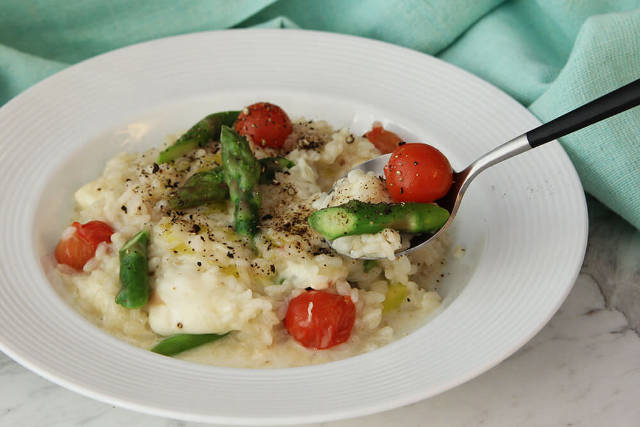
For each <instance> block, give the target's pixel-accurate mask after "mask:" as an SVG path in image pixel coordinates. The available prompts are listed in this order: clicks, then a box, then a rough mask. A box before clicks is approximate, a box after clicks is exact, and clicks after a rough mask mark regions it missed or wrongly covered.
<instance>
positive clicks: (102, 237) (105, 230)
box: [55, 221, 113, 270]
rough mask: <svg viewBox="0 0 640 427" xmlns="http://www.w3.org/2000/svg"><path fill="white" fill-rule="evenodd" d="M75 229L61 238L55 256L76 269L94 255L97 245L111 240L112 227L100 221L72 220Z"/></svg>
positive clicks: (62, 262) (57, 259) (61, 262)
mask: <svg viewBox="0 0 640 427" xmlns="http://www.w3.org/2000/svg"><path fill="white" fill-rule="evenodd" d="M71 225H72V226H73V227H74V228H75V231H74V232H73V234H71V236H69V237H67V238H63V239H61V240H60V242H59V243H58V246H56V250H55V257H56V261H58V262H59V263H60V264H66V265H68V266H69V267H71V268H74V269H76V270H82V267H84V265H85V264H86V263H87V262H88V261H89V260H90V259H91V258H93V257H94V256H95V254H96V249H97V248H98V245H99V244H100V243H102V242H108V243H110V242H111V235H112V234H113V229H112V228H111V227H110V226H109V225H108V224H105V223H104V222H102V221H89V222H87V223H86V224H80V223H79V222H74V223H73V224H71Z"/></svg>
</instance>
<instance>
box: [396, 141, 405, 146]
mask: <svg viewBox="0 0 640 427" xmlns="http://www.w3.org/2000/svg"><path fill="white" fill-rule="evenodd" d="M406 143H407V142H406V141H400V142H398V147H400V146H401V145H404V144H406Z"/></svg>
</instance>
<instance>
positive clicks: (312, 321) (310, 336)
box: [284, 291, 356, 350]
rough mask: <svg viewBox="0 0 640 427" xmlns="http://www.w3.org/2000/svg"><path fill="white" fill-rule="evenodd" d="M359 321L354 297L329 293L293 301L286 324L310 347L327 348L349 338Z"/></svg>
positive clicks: (292, 334)
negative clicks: (353, 300) (357, 320)
mask: <svg viewBox="0 0 640 427" xmlns="http://www.w3.org/2000/svg"><path fill="white" fill-rule="evenodd" d="M355 321H356V307H355V305H353V302H352V301H351V298H349V297H348V296H343V295H336V294H331V293H329V292H325V291H306V292H305V293H303V294H300V295H298V296H297V297H295V298H294V299H292V300H291V302H289V308H288V309H287V316H286V317H285V320H284V324H285V326H286V328H287V330H288V331H289V333H290V334H291V336H293V338H295V340H296V341H298V342H299V343H300V344H302V345H303V346H305V347H307V348H315V349H320V350H322V349H326V348H330V347H333V346H335V345H338V344H341V343H343V342H345V341H346V340H348V339H349V336H350V335H351V328H353V324H354V323H355Z"/></svg>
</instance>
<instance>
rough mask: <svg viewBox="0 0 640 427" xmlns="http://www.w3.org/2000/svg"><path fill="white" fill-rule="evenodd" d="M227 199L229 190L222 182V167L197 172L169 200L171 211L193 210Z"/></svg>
mask: <svg viewBox="0 0 640 427" xmlns="http://www.w3.org/2000/svg"><path fill="white" fill-rule="evenodd" d="M228 198H229V189H228V188H227V184H225V182H224V176H223V173H222V167H217V168H215V169H212V170H208V171H203V172H198V173H196V174H194V175H192V176H191V177H189V179H187V181H186V182H185V183H184V185H183V186H182V187H180V188H178V189H177V190H176V192H175V193H174V194H173V197H172V198H170V199H169V206H170V207H171V208H172V209H186V208H194V207H196V206H200V205H203V204H205V203H210V202H219V201H223V200H226V199H228Z"/></svg>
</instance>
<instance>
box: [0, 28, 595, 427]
mask: <svg viewBox="0 0 640 427" xmlns="http://www.w3.org/2000/svg"><path fill="white" fill-rule="evenodd" d="M258 100H269V101H271V102H275V103H277V104H280V105H281V106H282V107H283V108H284V109H285V110H287V111H288V112H289V113H290V115H292V116H294V117H296V116H301V115H304V116H306V117H307V118H320V119H326V120H328V121H329V122H331V123H332V124H333V125H334V126H350V127H351V128H352V129H353V130H354V131H356V132H363V131H365V130H366V129H367V128H368V127H369V126H370V125H371V122H372V121H374V120H380V121H382V122H383V123H384V124H385V126H386V127H388V128H389V129H391V130H393V131H396V132H398V133H400V134H401V135H402V136H403V137H405V139H408V140H416V141H425V142H429V143H431V144H432V145H435V146H437V147H438V148H440V149H441V151H443V152H444V153H445V154H446V155H447V156H448V157H449V159H450V160H451V161H452V164H453V165H454V167H455V168H456V169H459V168H461V167H463V166H464V165H466V164H467V163H468V162H470V161H471V160H473V159H474V158H475V157H477V156H478V155H480V154H481V153H483V152H485V151H487V150H489V149H490V148H492V147H494V146H496V145H498V144H499V143H501V142H504V141H506V140H508V139H510V138H512V137H514V136H516V135H518V134H519V133H521V132H523V131H525V130H528V129H530V128H532V127H534V126H536V125H537V124H538V121H537V120H536V119H535V118H534V117H533V116H532V115H531V114H530V113H529V112H528V111H527V110H526V109H524V108H523V107H522V106H520V105H519V104H518V103H517V102H516V101H514V100H513V99H511V98H510V97H508V96H507V95H505V94H504V93H502V92H501V91H499V90H498V89H496V88H494V87H492V86H491V85H489V84H487V83H486V82H484V81H481V80H480V79H478V78H476V77H473V76H472V75H470V74H468V73H466V72H464V71H462V70H460V69H458V68H455V67H453V66H451V65H448V64H446V63H444V62H441V61H439V60H437V59H434V58H432V57H429V56H426V55H422V54H420V53H417V52H415V51H411V50H407V49H403V48H399V47H396V46H392V45H388V44H384V43H380V42H375V41H371V40H365V39H360V38H354V37H347V36H340V35H334V34H325V33H317V32H304V31H290V30H287V31H279V30H249V31H222V32H207V33H199V34H192V35H186V36H180V37H173V38H168V39H163V40H158V41H154V42H149V43H144V44H140V45H136V46H132V47H128V48H125V49H121V50H118V51H114V52H111V53H108V54H105V55H101V56H99V57H96V58H94V59H91V60H89V61H86V62H83V63H81V64H79V65H76V66H73V67H71V68H69V69H67V70H65V71H63V72H61V73H58V74H56V75H55V76H53V77H51V78H49V79H47V80H45V81H43V82H41V83H39V84H37V85H36V86H34V87H32V88H31V89H29V90H27V91H26V92H24V93H23V94H21V95H20V96H18V97H17V98H15V99H14V100H12V101H11V102H9V103H8V104H7V105H5V106H4V107H2V109H0V144H1V147H0V182H2V187H1V188H0V200H2V211H3V215H2V221H1V222H0V235H1V236H2V239H0V325H2V326H1V327H0V349H2V351H4V352H6V353H7V354H8V355H9V356H11V357H13V358H14V359H15V360H17V361H18V362H19V363H21V364H23V365H24V366H26V367H28V368H29V369H31V370H33V371H35V372H37V373H38V374H40V375H42V376H44V377H46V378H48V379H50V380H51V381H54V382H56V383H58V384H60V385H62V386H65V387H68V388H70V389H72V390H75V391H78V392H80V393H83V394H85V395H88V396H91V397H94V398H96V399H100V400H103V401H106V402H110V403H113V404H116V405H120V406H123V407H126V408H130V409H135V410H139V411H144V412H148V413H152V414H157V415H164V416H168V417H173V418H180V419H185V420H195V421H209V422H219V423H246V424H269V423H271V424H273V423H301V422H315V421H323V420H332V419H338V418H346V417H353V416H358V415H364V414H368V413H372V412H377V411H382V410H385V409H391V408H394V407H398V406H400V405H405V404H408V403H411V402H415V401H417V400H420V399H424V398H427V397H429V396H432V395H434V394H436V393H440V392H442V391H444V390H447V389H449V388H451V387H453V386H455V385H457V384H460V383H462V382H464V381H467V380H469V379H471V378H473V377H474V376H476V375H478V374H480V373H481V372H483V371H485V370H487V369H489V368H490V367H492V366H494V365H495V364H497V363H499V362H500V361H501V360H503V359H504V358H506V357H507V356H509V355H510V354H512V353H513V352H514V351H515V350H517V349H518V348H519V347H520V346H522V345H523V344H524V343H526V342H527V341H528V340H529V339H530V338H531V337H532V336H533V335H534V334H535V333H536V332H537V331H538V330H540V328H542V326H543V325H544V324H545V323H546V322H547V321H548V320H549V318H550V317H551V316H552V315H553V313H554V312H555V311H556V310H557V308H558V307H559V306H560V304H561V303H562V301H563V300H564V298H565V296H566V295H567V293H568V292H569V290H570V288H571V286H572V284H573V282H574V280H575V278H576V275H577V273H578V271H579V268H580V265H581V262H582V258H583V255H584V250H585V246H586V237H587V217H586V209H585V200H584V194H583V190H582V187H581V185H580V182H579V180H578V177H577V175H576V172H575V170H574V168H573V166H572V165H571V163H570V161H569V159H568V158H567V156H566V154H565V153H564V151H563V150H562V149H561V147H560V146H559V145H558V144H557V143H551V144H547V145H545V146H544V147H542V148H539V149H536V150H533V151H530V152H528V153H526V154H524V155H522V156H519V157H517V158H514V159H512V160H509V161H508V162H506V163H504V164H502V165H499V166H497V167H495V168H492V169H490V170H488V171H487V172H485V173H483V174H482V176H481V177H479V178H478V180H477V181H476V182H474V183H473V184H472V186H471V188H470V191H469V192H468V195H467V196H466V197H465V201H464V202H463V204H462V210H461V211H460V213H459V217H458V218H457V219H456V223H455V227H454V230H453V239H454V241H455V244H456V245H460V246H463V247H465V248H466V255H465V256H464V257H463V258H461V259H455V260H453V261H452V262H451V263H450V264H449V266H448V269H449V272H450V273H451V274H450V275H448V276H447V277H446V278H445V279H444V281H443V283H442V289H441V290H442V294H443V296H444V304H443V305H442V308H441V309H440V310H439V311H438V313H437V314H436V315H435V316H434V317H433V319H432V320H431V321H430V322H429V323H428V324H427V325H426V326H424V327H422V328H421V329H419V330H417V331H415V332H414V333H412V334H410V335H409V336H408V337H406V338H403V339H401V340H399V341H397V342H395V343H392V344H391V345H388V346H386V347H384V348H382V349H379V350H376V351H374V352H371V353H368V354H364V355H360V356H357V357H354V358H350V359H347V360H343V361H339V362H333V363H329V364H325V365H319V366H311V367H304V368H293V369H281V370H243V369H228V368H217V367H211V366H204V365H197V364H191V363H187V362H183V361H179V360H174V359H171V358H166V357H162V356H159V355H156V354H153V353H150V352H146V351H143V350H140V349H137V348H134V347H132V346H129V345H127V344H125V343H124V342H121V341H119V340H117V339H115V338H113V337H111V336H109V335H107V334H106V333H104V332H102V331H101V330H99V329H97V328H95V327H93V326H92V325H91V324H90V323H89V322H87V321H86V320H84V319H83V318H82V317H80V316H79V315H78V314H76V313H75V312H74V311H73V309H72V308H71V307H69V306H68V305H67V304H66V303H65V302H63V301H62V299H61V298H60V297H59V296H58V294H57V293H56V292H55V290H54V286H52V283H51V282H50V281H49V280H48V279H47V277H48V275H47V273H48V272H50V270H51V268H52V266H53V262H52V256H51V253H52V251H53V249H54V246H55V243H56V241H57V239H58V238H59V235H60V232H61V230H62V229H63V228H64V226H65V224H66V223H67V221H68V218H69V216H70V214H71V208H72V206H71V200H72V198H71V196H72V193H73V191H74V190H75V189H77V188H78V187H79V186H80V185H81V184H83V183H85V182H87V181H88V180H91V179H94V178H95V177H96V176H98V175H99V174H100V171H101V169H102V167H103V166H104V162H105V161H106V160H107V159H108V158H110V157H111V156H113V155H114V154H116V153H117V152H119V151H122V150H133V151H138V150H143V149H145V148H147V147H151V146H154V145H158V144H159V143H160V142H161V141H162V140H163V139H164V138H165V137H166V136H167V135H168V134H174V133H178V132H180V131H182V130H184V129H186V128H188V127H189V126H190V125H191V124H192V123H194V122H195V121H196V120H198V119H199V118H200V117H201V116H204V115H205V114H207V113H210V112H213V111H218V110H224V109H231V108H233V109H237V108H239V107H242V106H243V105H247V104H250V103H252V102H255V101H258Z"/></svg>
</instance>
